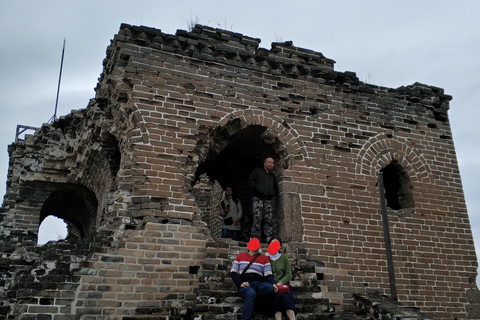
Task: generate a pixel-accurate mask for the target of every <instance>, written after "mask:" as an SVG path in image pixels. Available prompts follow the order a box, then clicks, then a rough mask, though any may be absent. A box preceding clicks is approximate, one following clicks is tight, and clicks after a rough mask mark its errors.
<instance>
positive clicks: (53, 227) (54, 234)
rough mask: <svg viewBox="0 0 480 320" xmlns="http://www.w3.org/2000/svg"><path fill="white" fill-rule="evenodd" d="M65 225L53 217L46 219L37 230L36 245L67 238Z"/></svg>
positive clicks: (62, 221)
mask: <svg viewBox="0 0 480 320" xmlns="http://www.w3.org/2000/svg"><path fill="white" fill-rule="evenodd" d="M67 234H68V230H67V224H66V223H65V221H64V220H63V219H60V218H57V217H55V216H51V215H50V216H48V217H46V218H45V219H44V220H43V221H42V223H41V224H40V227H39V228H38V239H37V244H39V245H44V244H45V243H47V242H49V241H60V240H64V239H65V238H66V237H67Z"/></svg>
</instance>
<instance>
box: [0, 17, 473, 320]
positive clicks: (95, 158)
mask: <svg viewBox="0 0 480 320" xmlns="http://www.w3.org/2000/svg"><path fill="white" fill-rule="evenodd" d="M259 43H260V40H259V39H255V38H250V37H247V36H244V35H241V34H238V33H233V32H230V31H225V30H219V29H212V28H209V27H206V26H200V25H197V26H196V27H195V28H193V30H192V31H190V32H187V31H183V30H178V31H177V33H176V34H175V35H170V34H164V33H162V32H161V31H160V30H157V29H152V28H147V27H134V26H130V25H122V26H121V28H120V31H119V33H118V34H117V35H116V36H115V38H114V39H113V40H112V43H111V45H110V46H109V47H108V48H107V57H106V59H105V60H104V62H103V65H104V70H103V73H102V75H101V77H100V79H99V82H98V85H97V87H96V96H95V98H94V99H92V100H91V101H90V103H89V105H88V106H87V108H85V109H81V110H78V111H72V112H71V113H70V114H68V115H66V116H64V117H61V118H60V119H58V120H56V121H55V122H54V123H52V124H44V125H43V126H42V127H41V128H38V129H37V130H36V132H35V134H34V135H26V136H25V138H24V139H20V140H18V141H16V142H15V143H13V144H12V145H10V146H9V149H8V150H9V154H10V166H9V171H8V181H7V192H6V195H5V198H4V203H3V207H2V208H1V212H0V222H1V224H0V236H1V240H2V242H1V243H2V244H1V246H2V255H1V260H0V268H1V279H0V281H1V286H0V293H1V302H0V319H55V320H61V319H84V320H87V319H88V320H91V319H97V320H100V319H124V320H127V319H129V320H131V319H193V318H196V319H199V318H204V319H237V317H238V315H239V310H240V308H241V306H242V303H241V301H239V299H238V298H237V297H236V295H235V288H234V286H233V282H232V281H231V280H230V279H229V276H228V271H229V267H230V263H231V260H232V259H233V257H235V255H236V254H237V253H238V252H240V251H241V250H245V242H243V241H240V242H236V241H233V240H225V239H219V236H220V228H221V225H220V218H219V217H218V215H217V207H218V203H219V201H220V198H221V193H222V188H225V187H226V186H228V185H230V186H232V187H233V188H234V190H236V191H237V192H238V194H239V195H240V196H241V200H242V203H243V207H244V208H248V200H249V190H248V187H247V177H248V175H249V173H250V172H251V171H252V169H253V168H255V167H257V166H261V164H262V162H263V159H264V158H265V157H267V156H272V157H273V158H274V160H275V163H276V166H275V173H276V175H277V178H278V181H279V189H280V192H279V195H278V197H277V199H276V218H275V233H276V234H278V235H280V236H281V237H282V239H284V241H285V243H286V246H285V249H284V250H285V252H286V253H287V254H288V255H289V256H290V258H291V260H292V264H293V266H294V281H293V286H294V288H295V291H294V292H295V299H296V304H297V306H298V309H299V311H300V313H299V315H298V317H299V318H300V319H326V318H329V319H332V318H333V317H336V318H338V319H340V318H341V317H346V316H345V315H346V314H348V313H349V312H350V313H351V314H350V318H348V319H356V318H355V317H361V319H374V318H375V319H380V318H381V317H382V313H381V312H380V311H378V309H377V310H376V311H375V310H374V307H373V306H375V305H376V304H378V305H380V306H381V305H382V304H383V306H384V307H385V306H387V307H385V308H384V309H383V310H386V309H389V308H390V309H389V310H388V311H386V312H387V313H388V312H390V317H392V314H396V316H397V318H398V315H399V314H403V315H404V317H406V315H407V314H408V316H409V319H433V318H436V319H445V320H446V319H449V320H450V319H480V316H479V314H480V312H479V310H480V309H479V308H478V305H477V303H478V301H479V300H480V299H479V294H478V289H477V287H476V284H475V278H476V275H477V258H476V255H475V250H474V244H473V238H472V233H471V229H470V223H469V219H468V215H467V210H466V205H465V200H464V195H463V190H462V183H461V179H460V173H459V169H458V164H457V159H456V154H455V149H454V144H453V141H452V133H451V130H450V125H449V121H448V114H447V111H448V109H449V101H450V99H451V97H450V96H448V95H446V94H444V92H443V90H442V89H440V88H436V87H432V86H428V85H424V84H420V83H415V84H412V85H409V86H405V87H400V88H396V89H392V88H384V87H379V86H374V85H370V84H366V83H363V82H361V81H359V79H358V78H357V77H356V75H355V73H353V72H337V71H335V70H334V61H333V60H331V59H328V58H326V57H325V56H324V55H322V54H321V53H318V52H314V51H311V50H306V49H302V48H297V47H295V46H293V44H292V43H291V42H284V43H273V44H272V47H271V49H270V50H267V49H263V48H259ZM379 170H382V172H383V182H384V185H385V192H386V200H387V204H388V208H387V209H388V218H389V222H390V223H389V230H390V236H391V247H392V253H393V265H394V272H395V279H396V288H397V292H398V301H399V302H400V303H401V304H395V303H394V302H392V301H389V302H388V303H387V302H385V300H384V299H388V297H389V296H390V294H391V292H390V285H389V283H390V281H389V273H388V268H387V259H386V255H385V252H386V250H385V241H384V232H383V228H382V215H381V206H380V199H379V190H378V187H377V185H376V184H377V179H378V172H379ZM50 215H53V216H56V217H59V218H61V219H64V220H65V221H66V222H67V224H68V228H69V236H68V237H67V239H66V240H64V241H58V242H51V243H48V244H46V245H44V246H36V238H37V233H38V227H39V225H40V223H41V222H42V221H43V220H44V219H45V218H46V217H47V216H50ZM246 236H247V234H245V235H244V237H246ZM375 299H377V300H375ZM366 301H370V302H366ZM372 301H373V302H372ZM375 301H380V302H378V303H377V302H375ZM369 303H370V306H371V307H368V304H369ZM393 306H396V308H395V309H393ZM360 309H363V315H360V313H359V312H358V311H359V310H360ZM366 310H367V311H366ZM368 310H370V311H368ZM392 310H394V311H392ZM354 311H356V312H357V315H355V314H354V313H353V312H354ZM369 312H370V314H369ZM382 312H383V311H382ZM402 312H403V313H402ZM383 317H385V315H383ZM359 319H360V318H359ZM392 319H393V318H392Z"/></svg>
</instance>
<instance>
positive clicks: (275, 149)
mask: <svg viewBox="0 0 480 320" xmlns="http://www.w3.org/2000/svg"><path fill="white" fill-rule="evenodd" d="M284 151H285V147H284V146H283V144H282V143H281V142H280V140H279V138H278V137H277V136H276V135H275V134H274V133H273V132H272V131H271V130H270V129H269V128H267V127H264V126H261V125H246V126H242V125H241V123H240V120H239V119H234V120H232V121H230V122H229V123H228V124H227V125H226V126H224V127H222V128H219V129H218V130H217V132H215V135H214V137H213V139H212V143H211V144H210V145H209V148H208V151H207V152H206V157H205V159H204V161H203V162H201V163H200V164H199V166H198V168H197V170H196V172H195V179H194V181H193V183H192V185H197V186H199V184H203V186H204V187H203V188H205V187H207V186H206V184H205V178H204V177H205V176H207V177H208V178H209V180H210V184H211V187H210V186H209V187H208V189H209V190H211V192H210V193H209V195H208V196H206V195H205V194H202V195H201V197H202V199H203V203H202V206H203V208H204V209H203V210H202V211H203V212H205V213H206V212H209V213H210V214H211V216H209V217H208V218H206V217H204V221H206V220H208V221H206V222H207V223H209V227H210V230H211V232H212V235H214V236H215V235H217V236H218V231H217V230H216V229H218V223H217V222H216V221H215V218H213V217H212V215H215V208H216V206H218V203H219V201H220V199H221V194H220V195H219V194H218V193H219V192H220V193H221V192H223V191H222V190H223V189H225V188H226V187H227V186H230V187H232V188H233V190H234V192H235V193H236V194H237V196H238V198H239V199H240V201H241V204H242V208H243V215H244V218H243V229H244V232H243V238H244V239H245V238H246V237H248V230H247V229H249V223H250V219H251V218H249V210H250V201H251V199H250V189H249V187H248V177H249V176H250V173H251V172H252V171H253V169H254V168H256V167H261V166H263V162H264V159H265V158H267V157H272V158H273V159H274V160H275V163H276V166H275V173H276V175H277V179H278V180H279V181H281V180H282V176H283V170H284V169H287V168H288V166H287V168H285V167H284V166H285V162H284V161H282V160H283V154H284ZM281 163H283V165H281ZM202 177H203V179H202ZM214 182H216V183H218V184H219V185H220V186H221V187H220V188H218V187H214V186H213V184H214ZM193 192H194V193H196V198H197V199H198V198H199V196H200V195H199V193H201V191H200V190H199V189H198V188H194V190H193ZM206 198H210V203H209V206H210V207H211V208H210V209H205V208H206V207H205V201H206V200H205V199H206ZM278 202H279V201H278V199H277V203H278ZM276 223H277V220H276V219H275V220H274V225H275V224H276ZM214 225H217V227H215V226H214Z"/></svg>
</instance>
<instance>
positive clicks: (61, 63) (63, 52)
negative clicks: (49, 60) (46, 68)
mask: <svg viewBox="0 0 480 320" xmlns="http://www.w3.org/2000/svg"><path fill="white" fill-rule="evenodd" d="M66 41H67V39H66V38H64V39H63V50H62V61H61V62H60V75H59V76H58V88H57V100H56V101H55V113H54V114H53V121H55V120H57V106H58V95H59V94H60V82H61V81H62V69H63V56H64V54H65V42H66Z"/></svg>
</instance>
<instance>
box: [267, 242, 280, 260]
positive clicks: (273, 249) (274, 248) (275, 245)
mask: <svg viewBox="0 0 480 320" xmlns="http://www.w3.org/2000/svg"><path fill="white" fill-rule="evenodd" d="M278 250H280V241H278V240H273V241H272V242H270V244H269V245H268V250H267V251H268V254H270V255H272V256H273V255H274V254H276V253H277V252H278Z"/></svg>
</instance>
